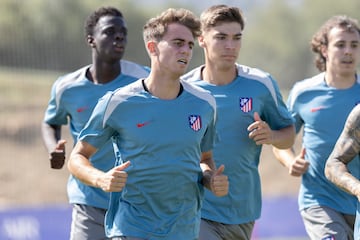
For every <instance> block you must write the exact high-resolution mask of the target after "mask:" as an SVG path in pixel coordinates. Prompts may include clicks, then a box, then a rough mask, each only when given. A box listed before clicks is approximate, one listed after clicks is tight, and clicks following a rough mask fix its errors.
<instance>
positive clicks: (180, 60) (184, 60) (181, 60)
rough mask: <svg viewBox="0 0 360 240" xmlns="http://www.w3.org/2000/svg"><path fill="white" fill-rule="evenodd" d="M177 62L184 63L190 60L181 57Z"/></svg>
mask: <svg viewBox="0 0 360 240" xmlns="http://www.w3.org/2000/svg"><path fill="white" fill-rule="evenodd" d="M177 62H178V63H181V64H184V65H187V64H188V60H186V59H179V60H178V61H177Z"/></svg>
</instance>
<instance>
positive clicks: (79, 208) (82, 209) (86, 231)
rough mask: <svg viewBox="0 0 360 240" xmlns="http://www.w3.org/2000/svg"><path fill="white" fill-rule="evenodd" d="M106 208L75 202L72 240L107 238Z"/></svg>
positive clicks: (103, 239)
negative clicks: (105, 227)
mask: <svg viewBox="0 0 360 240" xmlns="http://www.w3.org/2000/svg"><path fill="white" fill-rule="evenodd" d="M105 213H106V210H105V209H101V208H96V207H91V206H87V205H83V204H74V205H73V208H72V223H71V232H70V240H105V239H108V238H106V236H105V229H104V219H105Z"/></svg>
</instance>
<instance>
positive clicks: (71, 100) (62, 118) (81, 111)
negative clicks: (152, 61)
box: [44, 60, 149, 209]
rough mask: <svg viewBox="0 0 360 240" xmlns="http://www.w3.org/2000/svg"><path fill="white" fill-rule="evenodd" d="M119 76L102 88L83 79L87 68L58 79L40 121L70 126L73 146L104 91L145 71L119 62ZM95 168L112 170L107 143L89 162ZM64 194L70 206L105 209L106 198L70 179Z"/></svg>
mask: <svg viewBox="0 0 360 240" xmlns="http://www.w3.org/2000/svg"><path fill="white" fill-rule="evenodd" d="M120 62H121V74H120V75H119V76H118V77H117V78H116V79H114V80H113V81H111V82H109V83H106V84H94V83H93V82H91V81H90V80H89V79H87V78H86V75H85V74H86V71H87V69H88V68H89V66H86V67H83V68H81V69H79V70H77V71H75V72H73V73H70V74H67V75H64V76H62V77H60V78H59V79H58V80H57V81H56V82H55V83H54V84H53V87H52V90H51V98H50V101H49V104H48V107H47V109H46V112H45V117H44V121H45V122H46V123H48V124H53V125H66V124H67V123H68V121H69V122H70V132H71V135H72V137H73V140H74V143H76V141H77V137H78V135H79V133H80V131H81V129H82V128H83V127H84V126H85V124H86V122H87V121H88V119H89V117H90V115H91V112H92V110H93V109H94V107H95V105H96V103H97V102H98V100H99V98H100V97H102V96H103V95H104V94H105V93H107V92H108V91H112V90H115V89H117V88H118V87H122V86H125V85H127V84H129V83H131V82H134V81H135V80H136V79H138V78H141V77H145V76H147V75H148V73H149V69H147V68H145V67H143V66H140V65H138V64H135V63H132V62H128V61H124V60H121V61H120ZM90 161H91V164H93V166H94V167H95V168H98V169H100V170H102V171H108V170H110V169H111V168H113V167H114V164H115V155H114V150H113V148H112V145H111V141H109V143H108V144H105V145H104V147H103V148H101V149H99V151H98V152H97V153H96V154H95V155H94V156H93V157H92V158H91V159H90ZM67 192H68V197H69V201H70V203H76V204H85V205H89V206H93V207H98V208H103V209H107V207H108V204H109V198H110V194H109V193H106V192H104V191H103V190H101V189H99V188H95V187H90V186H88V185H86V184H83V183H82V182H81V181H80V180H78V179H77V178H75V177H73V176H72V175H70V177H69V180H68V184H67Z"/></svg>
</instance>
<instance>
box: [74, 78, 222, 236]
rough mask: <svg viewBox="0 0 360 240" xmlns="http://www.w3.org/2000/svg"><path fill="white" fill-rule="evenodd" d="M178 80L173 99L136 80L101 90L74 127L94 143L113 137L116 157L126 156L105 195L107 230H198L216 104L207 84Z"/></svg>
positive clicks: (170, 232)
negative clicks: (114, 186) (122, 177)
mask: <svg viewBox="0 0 360 240" xmlns="http://www.w3.org/2000/svg"><path fill="white" fill-rule="evenodd" d="M182 85H183V92H182V93H181V94H180V95H179V96H178V97H177V98H176V99H173V100H162V99H159V98H157V97H155V96H152V95H151V94H150V93H149V92H147V91H146V90H145V88H144V85H143V81H142V80H138V81H136V82H134V83H133V84H130V85H128V86H126V87H124V88H121V89H119V90H118V91H115V92H114V93H111V94H107V95H106V96H104V97H103V98H102V100H101V101H100V102H99V104H98V105H97V106H96V108H95V110H94V112H93V115H92V116H91V118H90V120H89V122H88V125H87V126H86V127H85V128H84V130H83V131H82V132H81V133H80V139H81V140H82V141H85V142H88V143H89V144H91V145H93V146H95V147H97V148H99V147H102V146H103V145H104V144H108V140H109V139H110V138H113V139H115V140H114V141H115V145H116V148H118V150H119V153H118V156H119V163H118V164H120V163H122V162H126V161H131V165H130V167H128V168H127V169H126V170H125V171H126V172H127V173H128V178H127V183H126V185H125V187H124V189H123V191H122V192H121V193H118V192H114V193H112V194H111V201H110V207H109V210H108V212H107V215H106V218H105V229H106V234H107V236H108V237H114V236H129V237H138V238H142V239H190V240H192V239H196V238H197V237H198V232H199V224H200V207H201V199H202V197H203V187H202V185H201V184H200V182H201V179H202V171H201V169H200V158H201V152H206V151H209V150H211V149H212V147H213V144H214V140H215V136H216V134H215V127H214V124H215V116H216V104H215V99H214V98H213V97H212V96H211V95H210V94H209V93H208V92H207V91H205V90H203V89H201V88H198V87H195V86H191V85H189V84H188V83H182Z"/></svg>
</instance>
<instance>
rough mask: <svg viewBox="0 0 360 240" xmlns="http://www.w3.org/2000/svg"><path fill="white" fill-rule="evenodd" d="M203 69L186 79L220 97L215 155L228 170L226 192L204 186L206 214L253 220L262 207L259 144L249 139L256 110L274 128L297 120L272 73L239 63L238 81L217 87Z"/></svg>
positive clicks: (216, 218)
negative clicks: (215, 192)
mask: <svg viewBox="0 0 360 240" xmlns="http://www.w3.org/2000/svg"><path fill="white" fill-rule="evenodd" d="M202 68H203V66H200V67H198V68H196V69H194V70H192V71H191V72H189V73H188V74H186V75H185V76H184V79H186V80H187V81H189V82H191V83H195V84H197V85H199V86H201V87H203V88H205V89H207V90H209V91H210V92H211V93H212V94H213V95H214V97H215V98H216V104H217V112H218V113H217V116H218V118H217V124H216V129H217V132H218V135H219V142H217V143H216V145H215V147H214V150H213V154H214V160H215V162H216V165H217V167H218V166H220V165H221V164H224V165H225V171H224V174H225V175H227V176H228V177H229V194H228V195H227V196H224V197H220V198H217V197H215V196H214V195H213V194H212V193H211V192H209V191H207V190H206V191H205V201H204V206H203V209H202V218H205V219H209V220H212V221H216V222H221V223H225V224H241V223H247V222H250V221H254V220H255V219H257V218H259V217H260V212H261V185H260V177H259V173H258V165H259V157H260V152H261V146H257V145H256V144H255V142H254V141H253V140H252V139H250V138H249V136H248V135H249V132H248V131H247V127H248V126H249V125H250V124H252V123H253V122H254V112H258V113H259V115H260V117H261V119H262V120H264V121H266V122H267V123H268V124H269V126H270V127H271V128H272V129H281V128H284V127H287V126H289V125H291V124H293V119H292V118H291V116H290V114H289V113H288V111H287V109H286V106H285V103H284V102H283V100H282V97H281V94H280V91H279V89H278V86H277V84H276V82H275V81H274V80H273V79H272V77H271V76H270V75H269V74H267V73H265V72H263V71H261V70H259V69H255V68H250V67H247V66H243V65H238V64H237V65H236V68H237V77H236V78H235V79H234V81H232V82H231V83H229V84H227V85H221V86H216V85H213V84H210V83H208V82H206V81H203V80H201V75H200V74H201V69H202ZM275 175H276V173H274V176H275Z"/></svg>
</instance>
